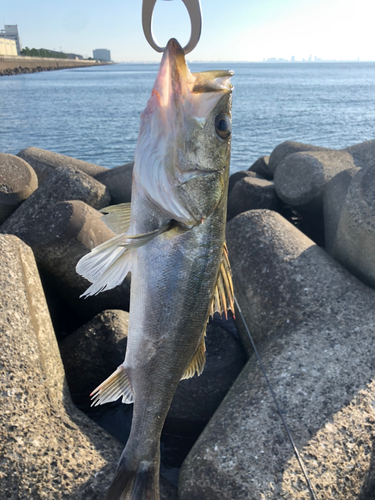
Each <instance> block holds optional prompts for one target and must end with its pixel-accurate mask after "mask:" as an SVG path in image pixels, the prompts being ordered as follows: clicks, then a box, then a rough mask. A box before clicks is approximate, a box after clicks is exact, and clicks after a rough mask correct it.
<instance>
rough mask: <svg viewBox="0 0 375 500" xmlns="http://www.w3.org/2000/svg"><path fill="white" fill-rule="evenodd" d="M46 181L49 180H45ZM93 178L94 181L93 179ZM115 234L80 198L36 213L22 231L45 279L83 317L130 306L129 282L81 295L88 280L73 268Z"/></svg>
mask: <svg viewBox="0 0 375 500" xmlns="http://www.w3.org/2000/svg"><path fill="white" fill-rule="evenodd" d="M47 182H49V181H47ZM95 182H96V181H95ZM113 237H114V233H113V232H112V231H111V230H110V229H109V228H108V227H107V226H106V224H105V223H104V221H103V220H102V219H101V214H100V213H99V212H98V211H97V210H95V209H94V208H92V207H90V206H88V205H86V204H85V203H83V202H81V201H67V202H61V203H58V204H56V205H52V206H50V207H49V208H48V209H46V210H45V211H42V212H41V213H39V216H38V217H36V218H34V219H33V220H32V221H31V222H30V223H29V224H28V225H27V226H25V228H24V230H23V232H22V238H23V240H24V241H25V242H26V243H27V244H28V245H29V246H30V247H31V248H32V249H33V251H34V254H35V259H36V261H37V263H38V266H39V268H40V270H41V271H42V272H43V275H44V276H45V277H46V278H47V279H48V283H49V284H50V285H52V286H53V288H54V290H56V291H57V292H58V293H59V294H60V296H62V297H63V298H64V299H65V300H66V301H67V302H68V303H69V304H70V305H71V306H72V307H73V309H74V311H75V312H76V313H77V314H78V315H79V316H80V317H82V318H83V319H84V320H85V321H88V320H90V319H91V318H92V317H93V316H95V315H96V314H98V313H100V312H101V311H103V310H105V309H125V310H128V309H129V301H130V285H129V282H128V281H127V280H125V281H124V282H123V284H122V285H120V286H118V287H116V288H114V289H112V290H108V291H106V292H102V293H100V294H98V295H95V296H92V297H88V298H87V299H81V298H80V295H82V294H83V293H84V292H85V291H86V290H87V288H88V287H89V286H90V283H89V282H88V281H87V280H86V279H85V278H83V277H82V276H80V275H79V274H78V273H77V272H76V265H77V263H78V261H79V260H80V259H81V258H82V257H83V256H84V255H86V254H87V253H89V252H90V251H91V250H92V249H93V248H95V247H96V246H98V245H100V244H101V243H104V242H105V241H107V240H109V239H110V238H113Z"/></svg>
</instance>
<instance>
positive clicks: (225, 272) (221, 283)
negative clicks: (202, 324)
mask: <svg viewBox="0 0 375 500" xmlns="http://www.w3.org/2000/svg"><path fill="white" fill-rule="evenodd" d="M228 309H230V310H231V311H232V313H233V315H234V291H233V282H232V273H231V270H230V264H229V258H228V249H227V245H226V243H224V246H223V255H222V259H221V263H220V271H219V275H218V278H217V283H216V286H215V290H214V295H213V298H212V303H211V308H210V316H211V317H213V315H214V314H215V312H218V313H220V314H224V315H225V318H226V319H228Z"/></svg>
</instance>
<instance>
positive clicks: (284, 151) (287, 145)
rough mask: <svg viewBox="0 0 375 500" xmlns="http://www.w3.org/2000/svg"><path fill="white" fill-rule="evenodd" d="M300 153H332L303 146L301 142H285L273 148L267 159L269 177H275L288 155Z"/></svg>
mask: <svg viewBox="0 0 375 500" xmlns="http://www.w3.org/2000/svg"><path fill="white" fill-rule="evenodd" d="M301 151H332V150H330V149H327V148H321V147H319V146H312V145H311V144H304V143H302V142H293V141H285V142H282V143H281V144H279V145H278V146H276V147H275V149H274V150H273V151H272V153H271V156H270V157H269V159H268V171H269V175H270V176H272V177H273V176H274V175H275V171H276V168H277V167H278V166H279V165H280V163H281V162H282V161H283V160H284V159H285V158H286V157H287V156H289V155H292V154H293V153H300V152H301Z"/></svg>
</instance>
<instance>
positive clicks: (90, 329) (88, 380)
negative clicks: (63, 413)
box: [60, 310, 129, 408]
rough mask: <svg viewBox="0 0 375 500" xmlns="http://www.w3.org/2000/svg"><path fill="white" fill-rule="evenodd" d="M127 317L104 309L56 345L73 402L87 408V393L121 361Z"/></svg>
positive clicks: (122, 359)
mask: <svg viewBox="0 0 375 500" xmlns="http://www.w3.org/2000/svg"><path fill="white" fill-rule="evenodd" d="M128 323H129V314H128V313H127V312H124V311H120V310H107V311H103V312H102V313H100V314H98V315H97V316H95V318H93V319H92V320H91V321H89V322H88V323H86V324H85V325H83V326H82V327H81V328H79V329H78V330H77V331H75V332H74V333H72V334H71V335H69V336H68V337H66V338H65V339H64V340H62V341H61V342H60V353H61V357H62V360H63V363H64V368H65V373H66V378H67V381H68V386H69V390H70V394H71V396H72V399H73V401H74V403H76V404H78V405H80V406H84V407H87V408H88V407H90V405H91V400H90V396H89V395H90V393H91V392H92V391H93V390H94V389H95V388H96V387H97V386H98V385H99V384H101V383H102V382H103V381H104V380H105V379H106V378H107V377H109V375H111V373H113V372H114V371H115V370H116V368H117V367H118V366H119V365H120V364H121V363H122V362H123V361H124V357H125V351H126V343H127V334H128Z"/></svg>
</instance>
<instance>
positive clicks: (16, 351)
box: [0, 235, 121, 500]
mask: <svg viewBox="0 0 375 500" xmlns="http://www.w3.org/2000/svg"><path fill="white" fill-rule="evenodd" d="M0 251H1V255H2V258H1V265H0V309H1V314H0V337H1V345H2V349H1V354H0V366H1V371H0V377H1V387H2V390H1V413H0V421H1V426H0V427H1V439H0V453H1V456H2V460H1V463H0V474H1V478H2V479H1V491H2V495H3V498H7V499H9V500H16V499H17V500H18V499H20V498H69V499H73V498H88V499H92V498H99V496H98V495H99V493H101V495H103V494H104V490H105V487H106V485H107V484H108V479H107V477H108V475H109V474H111V473H113V472H114V469H115V467H116V460H117V458H118V456H119V454H120V452H121V446H120V445H119V444H118V443H117V442H116V441H115V440H114V439H112V438H111V437H110V436H109V435H108V434H106V433H105V432H104V431H102V430H101V429H100V428H99V427H98V426H97V425H96V424H94V423H93V422H92V421H90V420H89V419H88V418H87V417H85V415H83V414H82V413H81V412H79V411H78V410H77V409H75V407H74V405H73V404H72V402H71V400H70V397H69V393H68V391H67V386H66V382H65V376H64V369H63V365H62V362H61V358H60V355H59V349H58V346H57V342H56V339H55V336H54V332H53V328H52V324H51V320H50V317H49V313H48V308H47V305H46V302H45V299H44V294H43V289H42V286H41V283H40V280H39V274H38V270H37V267H36V264H35V260H34V257H33V253H32V251H31V249H30V248H29V247H27V246H26V245H25V244H24V243H23V242H22V241H20V240H19V239H18V238H16V237H15V236H10V235H7V236H4V235H0ZM83 369H84V368H83ZM96 474H98V476H97V477H96ZM86 495H87V496H86Z"/></svg>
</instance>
